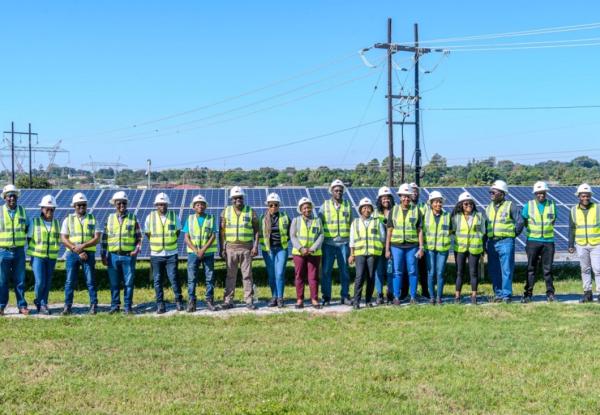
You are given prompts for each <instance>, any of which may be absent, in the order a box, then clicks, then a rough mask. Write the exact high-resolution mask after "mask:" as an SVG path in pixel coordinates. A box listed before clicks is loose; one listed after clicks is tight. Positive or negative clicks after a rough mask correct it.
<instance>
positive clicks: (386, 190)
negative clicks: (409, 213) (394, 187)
mask: <svg viewBox="0 0 600 415" xmlns="http://www.w3.org/2000/svg"><path fill="white" fill-rule="evenodd" d="M381 196H392V191H391V190H390V188H389V187H387V186H382V187H380V188H379V190H378V191H377V199H379V198H380V197H381Z"/></svg>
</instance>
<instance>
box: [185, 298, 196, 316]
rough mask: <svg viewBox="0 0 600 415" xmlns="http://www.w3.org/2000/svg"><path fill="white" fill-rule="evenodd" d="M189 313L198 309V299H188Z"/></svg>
mask: <svg viewBox="0 0 600 415" xmlns="http://www.w3.org/2000/svg"><path fill="white" fill-rule="evenodd" d="M186 311H187V312H188V313H193V312H194V311H196V299H193V300H188V305H187V310H186Z"/></svg>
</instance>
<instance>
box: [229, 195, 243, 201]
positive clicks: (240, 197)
mask: <svg viewBox="0 0 600 415" xmlns="http://www.w3.org/2000/svg"><path fill="white" fill-rule="evenodd" d="M232 199H233V200H243V199H244V198H243V197H242V196H235V197H232Z"/></svg>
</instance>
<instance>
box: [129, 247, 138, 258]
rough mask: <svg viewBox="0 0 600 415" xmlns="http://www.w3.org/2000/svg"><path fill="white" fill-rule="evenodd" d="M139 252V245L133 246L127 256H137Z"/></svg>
mask: <svg viewBox="0 0 600 415" xmlns="http://www.w3.org/2000/svg"><path fill="white" fill-rule="evenodd" d="M139 253H140V247H139V246H138V247H137V248H135V249H134V250H133V251H131V253H130V254H129V256H133V257H135V256H137V255H138V254H139Z"/></svg>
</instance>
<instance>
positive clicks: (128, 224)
mask: <svg viewBox="0 0 600 415" xmlns="http://www.w3.org/2000/svg"><path fill="white" fill-rule="evenodd" d="M136 222H137V220H136V218H135V216H134V215H133V213H128V214H127V215H126V216H125V217H124V218H123V220H122V222H121V223H119V219H118V218H117V214H116V213H111V214H110V215H109V216H108V221H107V222H106V242H107V244H108V252H118V251H124V252H131V251H133V250H134V249H135V224H136Z"/></svg>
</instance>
